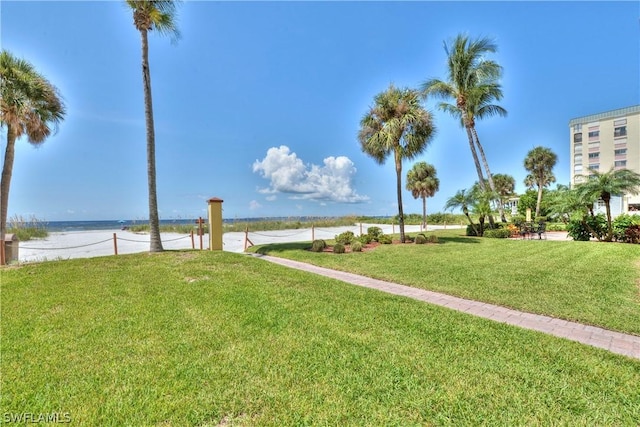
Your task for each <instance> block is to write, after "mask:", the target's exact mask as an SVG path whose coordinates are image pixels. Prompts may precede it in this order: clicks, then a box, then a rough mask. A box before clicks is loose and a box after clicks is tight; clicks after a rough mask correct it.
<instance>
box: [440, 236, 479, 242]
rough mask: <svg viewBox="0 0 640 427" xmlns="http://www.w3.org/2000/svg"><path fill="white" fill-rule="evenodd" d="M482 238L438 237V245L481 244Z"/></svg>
mask: <svg viewBox="0 0 640 427" xmlns="http://www.w3.org/2000/svg"><path fill="white" fill-rule="evenodd" d="M480 239H481V238H480V237H472V236H462V235H460V236H438V243H480Z"/></svg>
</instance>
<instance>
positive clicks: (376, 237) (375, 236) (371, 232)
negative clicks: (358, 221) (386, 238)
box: [367, 227, 383, 242]
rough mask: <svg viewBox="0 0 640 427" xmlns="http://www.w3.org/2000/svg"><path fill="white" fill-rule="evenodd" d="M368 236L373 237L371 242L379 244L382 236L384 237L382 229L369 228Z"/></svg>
mask: <svg viewBox="0 0 640 427" xmlns="http://www.w3.org/2000/svg"><path fill="white" fill-rule="evenodd" d="M367 235H368V236H370V237H371V240H373V241H374V242H378V241H379V238H380V236H382V235H383V233H382V228H380V227H369V228H367Z"/></svg>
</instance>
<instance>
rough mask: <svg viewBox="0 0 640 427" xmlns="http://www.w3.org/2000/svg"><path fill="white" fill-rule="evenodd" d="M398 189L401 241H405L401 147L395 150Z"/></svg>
mask: <svg viewBox="0 0 640 427" xmlns="http://www.w3.org/2000/svg"><path fill="white" fill-rule="evenodd" d="M395 160H396V189H397V191H398V225H399V226H400V242H401V243H404V212H403V209H402V157H401V156H400V151H399V149H397V148H396V150H395Z"/></svg>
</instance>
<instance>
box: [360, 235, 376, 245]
mask: <svg viewBox="0 0 640 427" xmlns="http://www.w3.org/2000/svg"><path fill="white" fill-rule="evenodd" d="M372 240H373V239H372V238H371V236H369V235H368V234H363V235H362V236H360V237H358V241H359V242H360V243H362V244H363V245H368V244H369V243H371V241H372Z"/></svg>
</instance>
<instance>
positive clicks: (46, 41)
mask: <svg viewBox="0 0 640 427" xmlns="http://www.w3.org/2000/svg"><path fill="white" fill-rule="evenodd" d="M0 13H1V29H0V31H1V33H0V40H1V41H2V48H3V49H7V50H9V51H11V52H12V53H13V54H14V55H16V56H18V57H22V58H24V59H27V60H28V61H30V62H31V63H32V64H33V65H34V66H35V67H36V68H37V69H38V70H39V71H40V72H41V73H43V74H44V75H45V76H46V77H47V78H48V79H49V80H50V81H51V82H52V83H53V84H55V85H56V86H57V87H58V88H59V90H60V92H61V93H62V95H63V97H64V101H65V104H66V106H67V117H66V119H65V120H64V122H63V123H62V124H61V126H60V128H59V131H58V133H57V134H56V135H55V136H53V137H51V138H49V139H48V140H47V141H46V143H45V144H44V145H42V146H41V147H40V148H33V147H32V146H30V145H29V144H28V143H27V142H26V140H19V141H18V143H17V145H16V159H15V164H14V173H13V181H12V186H11V194H10V202H9V215H13V214H19V215H24V216H29V215H32V214H33V215H36V216H37V217H38V218H40V219H45V220H50V221H51V220H89V219H120V218H129V219H144V218H146V217H147V215H148V213H147V212H148V210H147V187H146V186H147V182H146V151H145V123H144V106H143V93H142V81H141V68H140V56H141V53H140V36H139V33H138V32H137V31H136V30H135V29H134V27H133V23H132V16H131V13H130V12H129V11H128V10H127V9H126V7H125V6H124V5H123V2H115V1H108V2H82V1H68V2H57V1H46V2H30V1H26V2H24V1H15V2H14V1H5V0H3V1H2V3H1V4H0ZM639 18H640V3H638V2H635V1H631V2H609V1H607V2H591V1H589V2H429V1H426V2H364V1H361V2H213V1H188V2H185V3H183V4H182V6H181V7H180V9H179V15H178V25H179V28H180V30H181V33H182V38H181V39H180V40H178V42H177V43H173V44H172V43H171V41H170V40H169V39H167V38H161V37H158V36H157V35H155V34H153V35H152V36H151V37H150V64H151V78H152V87H153V101H154V113H155V122H156V150H157V173H158V178H157V183H158V199H159V209H160V216H161V218H163V219H173V218H193V217H197V216H200V215H202V216H204V215H205V214H206V211H205V209H206V200H207V199H208V198H210V197H219V198H222V199H223V200H224V204H223V216H224V217H225V218H245V217H263V216H302V215H316V216H340V215H349V214H357V215H393V214H395V213H397V203H396V193H395V173H394V167H393V161H392V159H389V160H388V161H387V162H386V164H384V165H382V166H380V165H378V164H377V163H375V162H374V161H373V160H372V159H371V158H369V157H367V156H366V155H365V154H364V153H362V151H361V149H360V145H359V143H358V141H357V133H358V129H359V122H360V119H361V118H362V116H363V115H364V114H365V113H366V111H367V109H368V108H369V107H370V106H371V104H372V100H373V97H374V96H375V95H376V94H377V93H379V92H381V91H384V90H385V89H386V88H387V87H388V86H389V84H390V83H393V84H395V85H396V86H400V87H404V86H407V87H417V86H418V85H420V84H421V83H422V82H424V81H425V80H426V79H428V78H432V77H437V78H445V77H446V69H445V60H446V58H445V52H444V49H443V42H444V41H446V40H450V39H451V38H453V37H455V36H456V35H457V34H458V33H467V34H468V35H470V36H471V37H473V38H475V37H479V36H482V37H491V38H493V39H494V40H495V42H496V43H497V45H498V48H499V50H498V52H497V53H496V54H495V55H491V58H492V59H494V60H496V61H497V62H499V63H500V64H501V65H502V66H503V67H504V76H503V79H502V84H503V92H504V99H503V100H502V102H501V105H502V106H503V107H504V108H506V109H507V110H508V113H509V114H508V116H507V117H506V118H491V119H487V120H484V121H481V122H478V124H477V130H478V134H479V136H480V139H481V142H482V143H483V145H484V147H485V152H486V155H487V158H488V161H489V165H490V167H491V170H492V172H493V173H507V174H510V175H512V176H514V177H515V178H516V181H517V190H518V191H524V190H525V188H524V185H523V183H522V181H523V179H524V177H525V175H526V172H525V170H524V167H523V160H524V157H525V156H526V153H527V152H528V151H529V150H531V149H532V148H533V147H535V146H538V145H542V146H545V147H549V148H551V149H552V150H553V151H554V152H555V153H556V154H557V155H558V164H557V166H556V168H555V174H556V177H557V179H558V182H560V183H564V184H568V183H569V143H568V141H569V127H568V122H569V120H570V119H571V118H574V117H579V116H583V115H588V114H593V113H598V112H602V111H607V110H611V109H617V108H622V107H627V106H630V105H637V104H638V103H640V43H639V40H640V21H639ZM426 107H427V108H428V109H429V110H431V111H432V112H433V113H434V118H435V124H436V126H437V129H438V131H437V135H436V137H435V138H434V139H433V141H432V143H431V145H430V146H429V147H428V149H427V150H426V151H425V152H424V154H423V155H421V156H420V157H418V158H417V159H415V160H413V161H408V162H406V163H405V164H404V172H403V175H405V176H406V172H407V171H408V170H409V169H410V168H411V166H412V165H413V163H414V162H416V161H421V160H423V161H427V162H429V163H431V164H433V165H434V166H435V167H436V169H437V173H438V177H439V179H440V191H439V192H438V193H437V194H436V196H435V197H433V198H430V199H428V200H427V205H428V210H429V212H436V211H441V210H442V207H443V205H444V203H445V201H446V200H447V198H449V197H451V196H452V195H453V194H455V192H456V191H457V190H459V189H462V188H468V187H470V186H471V185H472V184H473V183H474V182H475V181H476V179H477V175H476V172H475V168H474V166H473V161H472V158H471V154H470V152H469V147H468V142H467V139H466V134H465V132H464V131H463V130H462V129H461V128H460V127H459V124H458V122H457V121H456V120H454V119H453V118H451V117H449V116H447V115H445V114H444V113H442V112H439V111H438V110H437V109H436V100H428V101H427V102H426ZM0 132H1V134H0V138H1V141H2V145H1V147H2V153H4V148H5V145H6V132H5V129H4V128H3V129H2V130H0ZM403 199H404V205H405V212H409V213H419V212H420V211H421V202H420V200H414V199H413V198H412V197H411V194H410V193H409V192H406V191H405V192H404V194H403Z"/></svg>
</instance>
